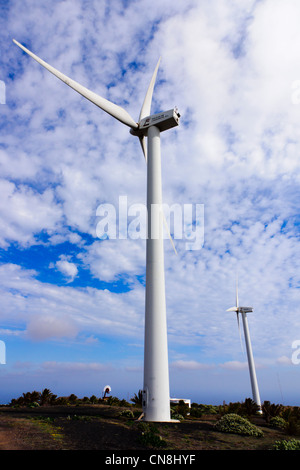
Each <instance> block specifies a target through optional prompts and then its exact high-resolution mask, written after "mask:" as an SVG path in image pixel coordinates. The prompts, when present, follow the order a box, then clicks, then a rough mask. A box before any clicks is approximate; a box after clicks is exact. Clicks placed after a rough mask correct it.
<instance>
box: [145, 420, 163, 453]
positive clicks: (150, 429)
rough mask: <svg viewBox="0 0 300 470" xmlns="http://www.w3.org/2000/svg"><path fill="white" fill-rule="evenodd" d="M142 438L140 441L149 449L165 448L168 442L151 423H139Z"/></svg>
mask: <svg viewBox="0 0 300 470" xmlns="http://www.w3.org/2000/svg"><path fill="white" fill-rule="evenodd" d="M139 429H140V430H141V436H140V438H139V441H140V443H141V444H144V445H145V446H147V447H154V448H157V447H165V446H166V445H167V442H166V441H165V440H164V439H163V438H162V437H161V436H160V435H159V431H158V429H157V427H156V426H155V425H153V424H149V423H139Z"/></svg>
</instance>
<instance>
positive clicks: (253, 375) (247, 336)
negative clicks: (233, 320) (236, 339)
mask: <svg viewBox="0 0 300 470" xmlns="http://www.w3.org/2000/svg"><path fill="white" fill-rule="evenodd" d="M226 311H227V312H236V316H237V322H238V327H239V328H240V325H239V313H240V314H241V316H242V321H243V328H244V335H245V343H246V350H247V358H248V366H249V373H250V382H251V388H252V396H253V401H255V403H256V404H257V405H258V406H259V413H261V412H262V411H261V401H260V395H259V390H258V384H257V378H256V372H255V365H254V359H253V353H252V346H251V340H250V333H249V327H248V319H247V313H249V312H253V308H252V307H240V306H239V294H238V281H236V304H235V307H231V308H229V309H227V310H226Z"/></svg>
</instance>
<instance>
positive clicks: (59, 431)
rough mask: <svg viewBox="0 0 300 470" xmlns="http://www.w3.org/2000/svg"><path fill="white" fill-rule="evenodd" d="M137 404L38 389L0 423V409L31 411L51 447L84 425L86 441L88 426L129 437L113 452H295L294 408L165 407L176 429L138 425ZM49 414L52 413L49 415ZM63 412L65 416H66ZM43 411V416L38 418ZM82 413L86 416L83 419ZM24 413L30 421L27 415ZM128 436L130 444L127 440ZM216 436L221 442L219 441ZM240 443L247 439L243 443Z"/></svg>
mask: <svg viewBox="0 0 300 470" xmlns="http://www.w3.org/2000/svg"><path fill="white" fill-rule="evenodd" d="M141 399H142V393H141V391H140V390H139V392H138V393H137V394H134V396H133V397H132V398H131V400H130V403H129V402H128V401H126V400H123V399H121V400H120V399H119V398H117V397H114V396H110V397H105V398H99V397H96V396H95V395H92V396H91V397H83V398H78V397H77V396H76V395H74V394H71V395H69V396H66V397H57V395H55V394H53V393H52V392H51V391H50V390H49V389H44V390H42V392H37V391H33V392H26V393H23V394H22V396H20V397H18V398H15V399H13V400H11V403H10V404H9V405H6V406H2V407H1V410H2V411H1V413H0V418H1V417H2V415H3V414H4V413H3V409H10V410H18V411H19V412H21V413H22V416H23V414H24V413H23V410H25V412H26V410H32V411H31V413H32V412H34V413H35V417H34V418H31V420H34V419H35V420H36V421H35V428H36V427H37V424H38V425H39V429H43V430H44V431H45V430H48V432H49V434H50V435H51V436H52V437H54V438H55V439H56V445H58V444H57V443H59V445H60V444H61V445H62V446H63V444H62V443H63V442H64V436H65V435H66V434H65V433H68V432H74V429H75V428H74V426H75V427H76V429H77V427H78V426H83V425H90V426H91V433H92V435H93V436H94V435H95V436H97V435H99V433H98V434H97V432H96V433H95V430H93V431H92V429H94V428H93V426H96V427H97V426H100V424H101V426H105V423H107V426H108V427H107V429H106V428H105V432H104V436H105V435H106V434H107V436H109V432H108V429H114V433H115V432H116V431H115V429H117V428H116V427H118V426H119V427H120V429H121V431H120V435H121V436H122V438H121V439H124V436H125V434H124V433H125V430H126V432H127V433H129V434H128V436H129V437H128V443H127V444H126V442H125V441H124V442H121V443H120V442H118V443H117V444H116V445H117V448H119V447H118V446H121V447H120V448H131V447H128V446H131V445H133V443H134V442H136V444H135V445H137V446H139V447H137V448H156V449H160V448H162V449H180V448H183V449H184V448H187V449H189V448H192V449H195V450H196V449H198V448H199V449H203V448H204V449H219V448H222V449H223V448H225V449H227V448H234V449H236V448H240V447H239V446H241V448H244V447H245V446H246V448H251V449H271V450H300V440H299V439H298V437H299V436H300V408H299V407H291V406H283V405H281V404H274V403H270V402H269V401H265V402H264V403H263V405H262V410H261V411H262V413H261V414H259V413H258V411H259V409H258V407H257V405H256V404H255V403H254V402H253V400H251V399H250V398H246V399H245V401H244V402H235V403H228V404H225V403H223V404H222V405H219V406H215V405H206V404H198V403H192V405H191V407H189V406H188V405H187V404H185V403H184V402H183V401H180V402H179V403H178V404H172V405H171V417H172V418H173V419H174V420H176V421H177V423H179V424H172V425H167V424H163V423H146V422H143V421H142V420H141V417H142V409H141ZM94 405H95V406H94ZM99 405H105V406H99ZM55 407H56V408H55ZM66 407H67V408H66ZM51 409H53V410H56V411H54V412H53V413H52V414H51V412H50V410H51ZM62 409H63V410H65V411H63V413H62V414H61V415H60V414H59V413H60V411H59V410H62ZM68 409H70V412H68V411H67V410H68ZM43 410H47V411H45V413H44V414H43ZM77 410H78V411H77ZM84 410H88V412H87V414H85V412H84ZM109 410H111V412H109ZM26 413H28V414H29V415H30V412H29V411H28V412H26ZM47 413H48V414H47ZM49 413H50V414H49ZM32 416H33V415H32ZM55 416H57V418H56V417H55ZM64 416H67V417H64ZM112 417H113V418H112ZM68 423H69V424H68ZM70 426H73V428H71V427H70ZM78 429H79V428H78ZM88 429H89V428H85V431H86V432H88ZM95 429H96V428H95ZM101 429H102V428H101ZM130 433H133V434H132V436H134V438H133V437H130V436H131V434H130ZM116 435H119V434H118V433H117V434H116ZM222 435H223V436H224V437H223V438H221V437H220V436H222ZM225 436H227V437H225ZM235 436H236V437H235ZM113 437H114V434H113ZM80 439H82V429H81V430H80V432H79V431H78V441H76V439H75V441H76V442H77V445H78V446H79V447H80V446H81V445H87V446H90V445H91V443H90V442H88V443H87V444H84V443H83V442H82V443H81V442H80ZM240 439H248V441H247V440H246V441H245V440H243V441H241V440H240ZM75 441H74V442H75ZM105 442H106V441H105ZM247 443H248V444H247ZM64 445H65V444H64ZM95 445H97V446H98V445H100V444H99V443H97V444H95ZM101 445H102V446H103V445H104V446H108V447H107V448H109V449H111V448H114V447H113V444H111V443H105V444H101ZM126 445H127V447H126ZM122 446H123V447H122ZM247 446H249V447H247ZM0 448H1V446H0ZM96 448H98V447H96ZM101 448H102V447H101ZM104 448H106V447H104ZM133 448H135V447H133Z"/></svg>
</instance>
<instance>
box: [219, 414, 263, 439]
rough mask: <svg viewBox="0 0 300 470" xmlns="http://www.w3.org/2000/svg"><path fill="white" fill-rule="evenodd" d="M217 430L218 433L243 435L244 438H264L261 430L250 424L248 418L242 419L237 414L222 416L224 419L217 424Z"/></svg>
mask: <svg viewBox="0 0 300 470" xmlns="http://www.w3.org/2000/svg"><path fill="white" fill-rule="evenodd" d="M215 429H216V430H217V431H221V432H228V433H232V434H241V435H243V436H254V437H262V436H263V432H262V431H261V430H260V429H259V428H257V427H256V426H254V424H252V423H250V421H248V420H247V419H246V418H242V417H241V416H239V415H237V414H235V413H230V414H227V415H224V416H222V418H221V419H220V420H219V421H218V422H217V423H216V424H215Z"/></svg>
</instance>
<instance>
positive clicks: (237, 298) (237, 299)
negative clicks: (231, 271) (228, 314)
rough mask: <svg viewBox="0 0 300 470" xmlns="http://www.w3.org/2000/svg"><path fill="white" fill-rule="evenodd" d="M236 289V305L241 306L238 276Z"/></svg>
mask: <svg viewBox="0 0 300 470" xmlns="http://www.w3.org/2000/svg"><path fill="white" fill-rule="evenodd" d="M235 289H236V292H235V295H236V300H235V305H236V307H237V308H239V292H238V290H239V289H238V277H236V286H235Z"/></svg>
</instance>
